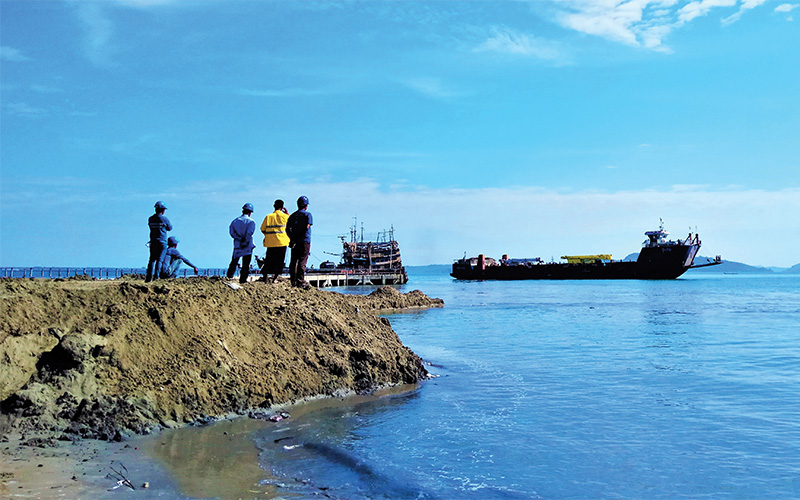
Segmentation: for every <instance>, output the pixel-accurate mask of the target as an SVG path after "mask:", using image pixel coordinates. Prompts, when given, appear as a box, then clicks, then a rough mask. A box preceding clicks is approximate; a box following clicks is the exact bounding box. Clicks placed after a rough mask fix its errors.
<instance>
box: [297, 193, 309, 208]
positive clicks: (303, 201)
mask: <svg viewBox="0 0 800 500" xmlns="http://www.w3.org/2000/svg"><path fill="white" fill-rule="evenodd" d="M297 206H298V207H307V206H308V197H307V196H301V197H300V198H297Z"/></svg>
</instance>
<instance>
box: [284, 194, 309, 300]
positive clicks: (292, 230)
mask: <svg viewBox="0 0 800 500" xmlns="http://www.w3.org/2000/svg"><path fill="white" fill-rule="evenodd" d="M307 208H308V198H307V197H305V196H301V197H300V198H298V199H297V211H296V212H294V213H293V214H292V215H290V216H289V220H287V221H286V233H287V234H288V235H289V248H291V249H292V255H291V258H290V260H289V279H290V281H291V282H292V286H297V287H301V288H305V289H308V288H311V285H310V284H309V283H308V282H307V281H306V262H308V255H309V254H310V253H311V226H312V225H313V224H314V218H313V217H312V216H311V212H309V211H308V210H307Z"/></svg>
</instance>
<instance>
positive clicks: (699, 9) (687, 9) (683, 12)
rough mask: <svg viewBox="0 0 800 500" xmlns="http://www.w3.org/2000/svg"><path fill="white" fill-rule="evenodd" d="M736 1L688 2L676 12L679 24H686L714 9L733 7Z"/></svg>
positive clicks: (703, 0)
mask: <svg viewBox="0 0 800 500" xmlns="http://www.w3.org/2000/svg"><path fill="white" fill-rule="evenodd" d="M736 2H737V0H699V1H695V2H689V3H688V4H686V5H684V6H683V7H681V8H680V10H679V11H678V20H679V22H680V23H687V22H689V21H692V20H693V19H696V18H698V17H701V16H705V15H706V14H708V12H709V11H710V10H711V9H713V8H715V7H733V6H734V5H736Z"/></svg>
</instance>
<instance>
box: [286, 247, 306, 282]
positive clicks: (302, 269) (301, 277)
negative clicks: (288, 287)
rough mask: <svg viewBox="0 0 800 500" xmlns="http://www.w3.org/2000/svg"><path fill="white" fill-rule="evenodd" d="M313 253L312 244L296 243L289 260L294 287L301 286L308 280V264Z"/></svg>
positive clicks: (290, 276) (290, 275)
mask: <svg viewBox="0 0 800 500" xmlns="http://www.w3.org/2000/svg"><path fill="white" fill-rule="evenodd" d="M309 253H311V243H296V244H295V245H294V246H293V247H292V257H291V258H290V259H289V279H290V280H291V282H292V285H295V286H297V285H300V284H301V283H303V282H304V281H305V280H306V262H308V254H309Z"/></svg>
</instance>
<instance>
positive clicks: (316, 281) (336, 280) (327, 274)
mask: <svg viewBox="0 0 800 500" xmlns="http://www.w3.org/2000/svg"><path fill="white" fill-rule="evenodd" d="M305 277H306V281H307V282H308V283H309V284H310V285H311V286H313V287H316V288H326V287H330V286H381V285H403V284H405V283H408V276H407V275H406V273H405V270H402V271H394V272H387V271H381V272H369V271H358V272H356V271H346V272H343V271H340V270H335V269H331V270H330V271H306V276H305ZM281 278H283V279H288V278H289V277H288V276H287V275H285V274H283V275H281ZM259 279H261V275H260V274H259V273H254V274H251V275H250V276H249V277H248V281H257V280H259Z"/></svg>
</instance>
